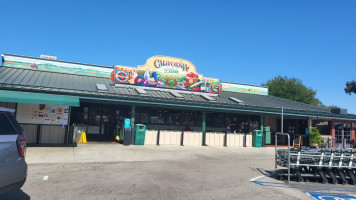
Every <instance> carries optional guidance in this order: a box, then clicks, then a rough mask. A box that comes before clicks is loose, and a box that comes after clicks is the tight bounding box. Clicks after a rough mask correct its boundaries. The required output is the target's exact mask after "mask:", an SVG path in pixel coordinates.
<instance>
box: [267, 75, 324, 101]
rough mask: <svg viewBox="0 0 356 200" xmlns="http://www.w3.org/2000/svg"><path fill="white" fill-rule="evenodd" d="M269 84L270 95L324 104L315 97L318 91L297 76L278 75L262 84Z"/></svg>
mask: <svg viewBox="0 0 356 200" xmlns="http://www.w3.org/2000/svg"><path fill="white" fill-rule="evenodd" d="M262 85H264V86H268V90H269V92H268V93H269V95H272V96H275V97H280V98H284V99H289V100H292V101H298V102H302V103H307V104H311V105H315V106H322V105H323V104H322V103H321V101H320V100H319V99H318V98H315V95H316V91H315V90H313V89H311V88H308V87H306V86H305V85H303V83H302V81H301V80H299V79H296V78H288V77H286V76H285V77H282V76H278V77H275V78H274V79H272V80H269V81H267V83H264V84H262Z"/></svg>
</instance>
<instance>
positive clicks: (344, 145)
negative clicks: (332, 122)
mask: <svg viewBox="0 0 356 200" xmlns="http://www.w3.org/2000/svg"><path fill="white" fill-rule="evenodd" d="M343 149H346V139H344V143H343Z"/></svg>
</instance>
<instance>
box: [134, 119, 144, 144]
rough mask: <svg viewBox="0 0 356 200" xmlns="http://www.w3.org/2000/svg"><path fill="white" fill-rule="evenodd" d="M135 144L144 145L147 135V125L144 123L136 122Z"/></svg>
mask: <svg viewBox="0 0 356 200" xmlns="http://www.w3.org/2000/svg"><path fill="white" fill-rule="evenodd" d="M135 133H136V135H135V145H144V144H145V135H146V125H144V124H135Z"/></svg>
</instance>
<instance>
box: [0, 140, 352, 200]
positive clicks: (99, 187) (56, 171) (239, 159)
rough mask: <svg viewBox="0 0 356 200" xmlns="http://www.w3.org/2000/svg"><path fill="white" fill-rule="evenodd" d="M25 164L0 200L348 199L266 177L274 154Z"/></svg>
mask: <svg viewBox="0 0 356 200" xmlns="http://www.w3.org/2000/svg"><path fill="white" fill-rule="evenodd" d="M26 159H27V163H28V166H29V168H28V179H27V181H26V183H25V185H24V186H23V187H22V188H21V190H17V191H13V192H10V193H8V194H5V195H3V196H0V199H40V200H41V199H46V200H47V199H267V198H268V199H312V197H311V196H312V195H313V194H323V195H326V194H327V195H356V187H355V186H352V185H332V184H325V185H324V184H319V183H297V182H291V183H285V182H281V181H278V180H275V179H273V178H271V177H269V175H270V172H273V170H274V148H232V147H188V146H184V147H178V146H122V145H118V144H87V145H80V146H79V147H76V148H69V147H63V148H43V147H42V148H41V147H36V148H35V147H31V148H28V149H27V157H26ZM339 199H340V198H339ZM355 199H356V197H355Z"/></svg>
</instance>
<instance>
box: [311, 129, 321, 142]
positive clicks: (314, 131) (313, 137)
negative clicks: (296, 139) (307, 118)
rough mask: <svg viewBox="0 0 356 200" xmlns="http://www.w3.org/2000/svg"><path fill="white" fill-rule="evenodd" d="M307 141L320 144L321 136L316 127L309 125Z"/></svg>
mask: <svg viewBox="0 0 356 200" xmlns="http://www.w3.org/2000/svg"><path fill="white" fill-rule="evenodd" d="M309 143H316V144H318V145H319V146H321V136H320V133H319V130H318V128H317V127H311V128H310V130H309Z"/></svg>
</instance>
